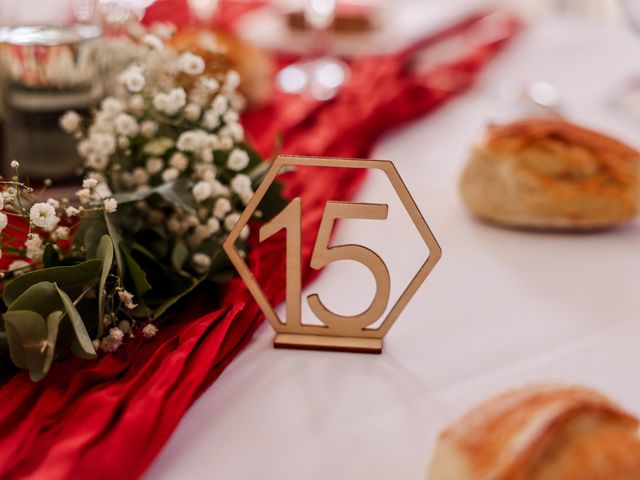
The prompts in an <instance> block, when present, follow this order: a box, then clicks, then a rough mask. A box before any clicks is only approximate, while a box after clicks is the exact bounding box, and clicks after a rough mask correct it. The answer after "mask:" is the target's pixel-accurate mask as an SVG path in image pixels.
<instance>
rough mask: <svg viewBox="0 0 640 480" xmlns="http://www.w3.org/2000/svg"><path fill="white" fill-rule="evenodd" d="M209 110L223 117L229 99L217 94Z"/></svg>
mask: <svg viewBox="0 0 640 480" xmlns="http://www.w3.org/2000/svg"><path fill="white" fill-rule="evenodd" d="M211 108H212V109H213V111H215V112H216V113H217V114H218V115H223V114H224V113H225V112H226V111H227V109H228V108H229V99H228V98H227V97H226V96H225V95H222V94H218V95H216V98H214V99H213V102H211Z"/></svg>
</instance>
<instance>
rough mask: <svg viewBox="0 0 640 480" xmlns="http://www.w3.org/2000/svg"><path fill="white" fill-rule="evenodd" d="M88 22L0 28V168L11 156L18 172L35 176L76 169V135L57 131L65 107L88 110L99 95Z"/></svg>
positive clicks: (94, 38)
mask: <svg viewBox="0 0 640 480" xmlns="http://www.w3.org/2000/svg"><path fill="white" fill-rule="evenodd" d="M101 34H102V33H101V29H100V28H99V27H97V26H94V25H72V26H66V27H58V26H21V27H6V28H3V29H0V72H1V74H2V76H3V79H2V81H1V82H0V85H2V115H3V117H4V118H3V121H2V123H3V141H2V147H3V155H2V165H1V167H2V173H3V175H4V176H5V177H10V176H11V175H12V173H13V172H12V171H11V169H10V167H9V165H10V162H11V160H14V159H15V160H18V161H19V162H20V172H21V175H24V177H28V178H29V179H31V180H34V181H36V182H37V181H39V180H43V179H45V178H50V179H52V180H64V179H69V178H72V177H74V176H76V175H77V171H78V168H79V167H80V166H81V159H80V157H79V155H78V153H77V150H76V140H75V139H74V138H73V137H72V136H71V135H69V134H67V133H65V132H63V131H62V129H61V127H60V126H59V119H60V116H61V115H62V114H64V113H65V112H66V111H67V110H76V111H78V112H80V113H83V112H88V111H89V110H90V109H91V108H92V107H93V106H95V105H96V103H97V102H98V101H99V100H100V98H101V97H102V96H103V86H102V80H101V76H100V69H99V67H98V65H99V63H98V58H97V48H98V42H99V39H100V37H101Z"/></svg>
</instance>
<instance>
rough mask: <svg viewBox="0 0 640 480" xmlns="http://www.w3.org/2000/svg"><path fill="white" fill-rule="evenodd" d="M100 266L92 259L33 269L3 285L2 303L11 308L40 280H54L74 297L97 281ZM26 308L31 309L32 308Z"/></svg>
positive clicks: (99, 262)
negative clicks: (70, 264)
mask: <svg viewBox="0 0 640 480" xmlns="http://www.w3.org/2000/svg"><path fill="white" fill-rule="evenodd" d="M101 267H102V261H101V260H97V259H93V260H87V261H86V262H82V263H79V264H77V265H73V266H60V267H51V268H42V269H39V270H33V271H31V272H29V273H25V274H23V275H20V276H19V277H16V278H14V279H13V280H11V281H10V282H8V283H7V284H6V285H5V286H4V291H3V299H4V303H5V305H6V306H7V307H9V308H11V307H12V305H13V302H15V301H16V300H17V299H18V297H20V296H21V295H22V294H23V293H25V292H26V291H27V290H28V289H29V288H30V287H32V286H34V285H36V284H38V283H40V282H55V283H57V284H58V285H60V287H61V288H62V289H63V290H64V291H66V292H68V293H69V295H71V296H72V297H74V298H75V297H77V296H78V295H80V294H81V293H82V292H83V291H84V290H85V288H86V286H87V284H89V283H91V282H92V281H94V282H95V281H97V279H98V275H99V273H100V269H101ZM28 309H29V310H33V308H28ZM12 310H16V308H12ZM49 312H51V310H49V311H48V312H46V314H44V315H45V316H46V315H48V314H49Z"/></svg>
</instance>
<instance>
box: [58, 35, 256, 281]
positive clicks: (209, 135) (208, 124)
mask: <svg viewBox="0 0 640 480" xmlns="http://www.w3.org/2000/svg"><path fill="white" fill-rule="evenodd" d="M161 33H163V35H160V34H158V33H157V32H153V33H149V32H147V33H144V34H140V35H139V38H140V39H141V43H142V44H143V45H144V46H145V48H147V49H148V54H147V55H146V56H145V57H142V58H139V59H137V60H136V61H135V62H133V63H132V64H131V65H129V66H127V67H126V68H125V69H124V70H123V71H122V73H121V74H120V75H119V76H118V81H119V83H120V85H121V87H122V88H121V94H120V95H119V96H118V97H114V96H112V97H107V98H105V99H104V100H103V101H102V103H101V105H100V108H99V109H98V110H97V112H96V113H95V115H94V116H93V119H92V121H91V122H90V123H89V124H88V125H83V122H82V120H81V119H80V117H79V116H78V115H77V114H75V113H74V112H68V113H66V114H65V115H64V116H63V117H62V118H61V120H60V124H61V126H62V128H63V129H64V130H65V131H67V132H69V133H71V134H74V135H75V136H76V137H78V139H79V143H78V151H79V152H80V155H81V156H82V157H83V158H84V161H85V166H86V167H87V168H89V169H91V170H92V171H93V174H92V176H91V178H94V179H96V180H97V183H96V185H93V186H92V187H89V186H83V188H82V189H81V190H79V191H78V192H77V193H76V195H77V196H78V198H79V200H80V203H81V204H82V205H89V204H95V202H96V201H97V200H100V201H102V202H103V208H104V209H105V210H106V211H107V212H111V211H114V210H115V208H116V207H117V204H116V203H115V200H113V199H111V198H110V197H111V190H114V191H116V192H123V191H124V192H134V193H135V192H139V193H141V194H145V193H148V192H151V191H153V189H155V188H159V187H160V186H162V185H166V184H171V183H172V182H176V183H175V184H176V185H178V183H177V182H181V183H180V185H182V186H185V185H186V186H187V188H190V190H191V203H192V204H193V208H192V209H184V208H177V207H176V208H172V209H168V208H166V207H165V208H159V207H158V206H157V205H151V204H149V203H148V202H145V201H140V202H138V203H136V204H135V208H136V209H137V210H138V213H142V214H143V215H144V216H145V218H146V220H147V221H148V222H149V223H150V224H152V225H156V226H157V227H158V228H161V227H165V228H166V231H167V234H168V236H169V238H171V237H174V238H180V239H184V240H185V241H186V244H187V246H188V247H189V250H190V254H191V261H190V266H191V268H192V269H193V270H194V271H195V272H197V273H201V274H204V273H206V272H207V271H208V268H209V266H210V264H211V258H208V256H207V254H206V253H205V250H206V249H204V248H202V245H203V243H204V242H217V243H221V242H222V241H223V240H224V238H225V237H226V235H227V234H228V232H229V231H230V230H231V229H232V228H233V226H234V225H235V224H236V222H237V221H238V218H239V216H240V213H239V212H240V211H241V210H242V209H244V206H245V205H246V204H247V203H248V202H249V200H250V199H251V198H252V196H253V193H254V192H253V180H252V178H251V167H252V164H251V157H250V154H249V153H248V151H247V149H246V147H244V146H243V145H242V142H243V141H244V129H243V127H242V125H241V124H240V121H239V120H240V119H239V109H240V108H241V107H242V105H243V103H244V102H243V100H242V97H241V96H240V95H239V94H238V92H237V88H238V86H239V84H240V76H239V75H238V73H237V72H235V71H228V72H224V71H213V72H212V71H208V70H207V65H206V63H205V60H204V59H203V58H202V57H200V56H199V55H196V54H194V53H192V52H181V53H177V52H174V51H173V50H172V49H171V48H170V47H168V46H167V45H164V44H163V38H166V34H167V32H161ZM253 166H254V167H255V166H256V165H255V164H254V165H253ZM105 178H106V179H108V181H107V180H105ZM138 213H134V214H136V215H137V214H138ZM248 234H249V230H248V228H245V229H244V230H243V232H242V234H241V238H242V239H246V237H247V236H248ZM204 257H207V260H205V259H204Z"/></svg>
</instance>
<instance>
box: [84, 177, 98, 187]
mask: <svg viewBox="0 0 640 480" xmlns="http://www.w3.org/2000/svg"><path fill="white" fill-rule="evenodd" d="M97 185H98V180H96V179H95V178H85V179H84V180H83V181H82V188H94V187H96V186H97Z"/></svg>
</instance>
